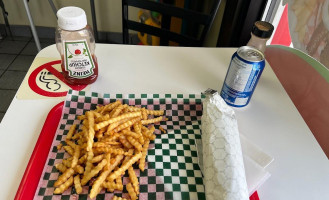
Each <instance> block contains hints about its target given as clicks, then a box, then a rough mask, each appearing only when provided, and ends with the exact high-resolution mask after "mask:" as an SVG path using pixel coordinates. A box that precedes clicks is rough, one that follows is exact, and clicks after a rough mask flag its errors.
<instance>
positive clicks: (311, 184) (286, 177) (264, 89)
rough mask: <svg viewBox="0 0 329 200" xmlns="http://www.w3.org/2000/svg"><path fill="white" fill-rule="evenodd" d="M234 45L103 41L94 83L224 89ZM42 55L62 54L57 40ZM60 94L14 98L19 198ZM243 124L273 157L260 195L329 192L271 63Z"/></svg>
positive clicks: (6, 133)
mask: <svg viewBox="0 0 329 200" xmlns="http://www.w3.org/2000/svg"><path fill="white" fill-rule="evenodd" d="M235 50H236V49H233V48H183V47H179V48H177V47H147V46H129V45H107V44H97V49H96V56H97V57H98V62H99V69H100V73H99V78H98V80H97V81H96V82H95V83H94V84H92V85H91V88H90V90H91V91H95V92H106V93H136V94H138V93H173V94H175V93H184V94H188V93H196V94H199V93H200V92H202V91H204V90H205V89H207V88H213V89H217V90H220V89H221V86H222V84H223V81H224V78H225V74H226V71H227V67H228V65H229V62H230V59H231V56H232V54H233V53H234V51H235ZM37 57H58V58H59V54H58V52H57V50H56V48H55V45H52V46H49V47H47V48H45V49H43V50H42V51H41V52H40V53H39V54H38V55H37ZM60 101H61V100H59V99H40V100H18V99H16V98H14V100H13V101H12V103H11V105H10V107H9V108H8V111H7V113H6V114H5V116H4V118H3V120H2V122H1V124H0V158H1V165H0V178H1V180H2V181H1V182H0V199H13V198H14V196H15V194H16V191H17V188H18V186H19V183H20V181H21V178H22V176H23V173H24V171H25V168H26V165H27V163H28V161H29V158H30V156H31V153H32V151H33V148H34V146H35V143H36V141H37V139H38V136H39V133H40V131H41V128H42V126H43V123H44V121H45V119H46V116H47V114H48V112H49V111H50V109H51V108H52V107H53V106H54V105H56V104H57V103H59V102H60ZM235 111H236V116H237V118H238V124H239V129H240V131H241V132H242V133H243V134H244V135H246V137H247V138H248V139H249V140H251V141H253V142H254V143H255V144H256V145H258V146H259V147H261V148H262V149H263V150H264V151H265V152H266V153H268V154H269V155H271V156H273V157H274V159H275V160H274V162H273V163H271V165H270V166H269V167H268V168H267V170H268V171H269V172H270V173H271V174H272V176H271V177H270V179H269V180H267V181H266V182H265V183H264V184H263V185H262V187H261V188H260V189H259V190H258V194H259V196H260V199H261V200H265V199H266V200H272V199H273V200H278V199H280V200H282V199H299V200H302V199H307V200H309V199H329V190H328V185H329V162H328V159H327V157H326V156H325V154H324V153H323V151H322V150H321V148H320V146H319V145H318V143H317V141H316V140H315V138H314V137H313V134H312V133H311V131H310V130H309V128H308V127H307V125H306V124H305V122H304V121H303V119H302V117H301V116H300V114H299V113H298V111H297V109H296V108H295V106H294V104H293V103H292V102H291V100H290V98H289V97H288V95H287V94H286V92H285V90H284V89H283V87H282V86H281V84H280V82H279V81H278V79H277V78H276V76H275V74H274V73H273V71H272V69H271V68H270V66H269V65H268V64H267V66H266V68H265V70H264V72H263V74H262V77H261V79H260V81H259V84H258V86H257V88H256V90H255V93H254V95H253V97H252V100H251V102H250V104H249V105H248V106H247V107H246V108H242V109H235Z"/></svg>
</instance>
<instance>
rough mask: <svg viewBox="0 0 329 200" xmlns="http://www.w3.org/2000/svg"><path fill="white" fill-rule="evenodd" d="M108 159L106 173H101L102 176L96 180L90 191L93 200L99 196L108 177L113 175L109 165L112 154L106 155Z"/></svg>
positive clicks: (105, 167)
mask: <svg viewBox="0 0 329 200" xmlns="http://www.w3.org/2000/svg"><path fill="white" fill-rule="evenodd" d="M105 157H106V161H107V163H106V166H104V171H103V172H102V173H101V175H100V176H99V177H98V178H97V179H96V181H95V182H94V183H93V185H92V188H91V190H90V194H89V197H90V198H91V199H93V198H94V197H96V196H97V194H98V193H99V191H100V188H101V186H102V183H103V182H104V181H105V179H106V177H107V176H108V175H109V174H110V173H111V170H110V167H109V165H110V164H109V163H110V160H111V154H110V153H108V154H106V155H105Z"/></svg>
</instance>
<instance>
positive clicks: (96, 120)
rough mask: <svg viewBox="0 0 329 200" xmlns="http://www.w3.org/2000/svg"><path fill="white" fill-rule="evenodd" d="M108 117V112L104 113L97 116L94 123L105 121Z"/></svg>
mask: <svg viewBox="0 0 329 200" xmlns="http://www.w3.org/2000/svg"><path fill="white" fill-rule="evenodd" d="M109 119H110V115H109V114H106V115H103V116H101V117H98V118H96V119H95V123H100V122H102V121H107V120H109Z"/></svg>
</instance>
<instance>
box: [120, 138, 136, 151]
mask: <svg viewBox="0 0 329 200" xmlns="http://www.w3.org/2000/svg"><path fill="white" fill-rule="evenodd" d="M119 141H120V142H121V144H122V145H123V146H124V147H125V148H127V149H131V148H133V146H132V145H131V144H130V143H129V142H128V140H127V139H126V137H125V136H124V135H121V136H120V137H119Z"/></svg>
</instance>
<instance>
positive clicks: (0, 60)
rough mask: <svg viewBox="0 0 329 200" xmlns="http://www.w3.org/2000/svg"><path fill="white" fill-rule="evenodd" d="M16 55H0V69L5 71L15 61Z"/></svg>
mask: <svg viewBox="0 0 329 200" xmlns="http://www.w3.org/2000/svg"><path fill="white" fill-rule="evenodd" d="M15 57H16V55H10V54H0V69H2V70H5V69H7V67H8V66H9V65H10V63H12V62H13V61H14V59H15Z"/></svg>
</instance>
